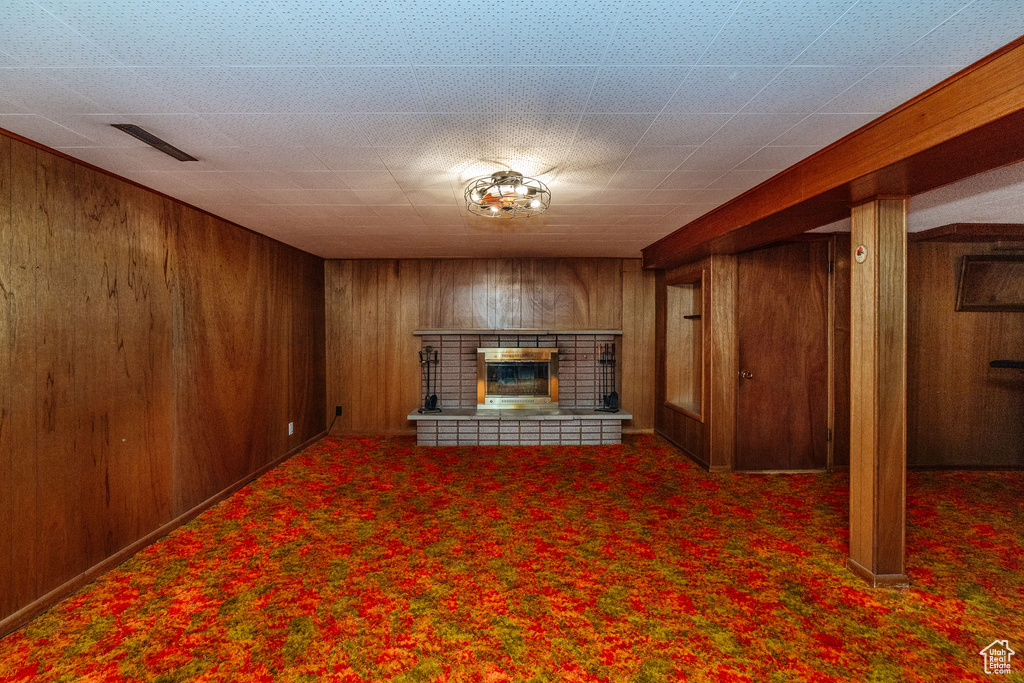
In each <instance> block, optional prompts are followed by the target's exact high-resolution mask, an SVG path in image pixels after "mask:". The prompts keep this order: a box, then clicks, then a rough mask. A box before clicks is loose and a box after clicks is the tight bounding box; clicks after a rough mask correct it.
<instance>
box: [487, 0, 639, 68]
mask: <svg viewBox="0 0 1024 683" xmlns="http://www.w3.org/2000/svg"><path fill="white" fill-rule="evenodd" d="M484 4H485V6H486V7H487V9H486V10H485V11H484V12H483V13H482V14H480V15H479V17H478V20H479V21H480V22H481V24H482V26H481V30H482V32H483V33H485V34H486V33H490V34H491V35H492V37H493V38H494V39H495V40H493V41H492V42H491V46H492V48H491V49H492V50H495V51H497V52H498V53H501V52H505V50H506V45H507V54H506V55H505V56H507V63H508V64H600V63H601V62H602V61H604V57H605V55H606V53H607V52H608V49H609V47H608V43H609V41H610V39H611V35H612V32H613V31H614V30H615V26H616V23H617V22H618V19H619V16H620V15H621V12H622V6H623V3H622V2H621V0H568V1H566V2H553V1H552V0H518V1H517V2H515V3H511V4H509V5H508V7H507V9H506V10H504V11H507V12H508V13H509V17H508V20H507V21H503V20H498V21H493V20H492V19H491V17H490V16H489V15H490V14H491V13H492V12H493V11H494V10H495V7H494V5H493V4H491V3H484ZM499 11H502V10H499ZM517 17H518V18H521V19H522V21H521V23H520V22H517V21H516V18H517ZM499 27H506V28H507V30H508V31H509V34H506V35H505V36H503V35H502V34H501V32H500V31H501V29H500V28H499ZM506 36H507V37H506ZM501 38H506V39H508V40H509V42H508V43H506V44H501V43H500V42H498V39H501ZM512 38H514V39H512Z"/></svg>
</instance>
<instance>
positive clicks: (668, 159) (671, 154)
mask: <svg viewBox="0 0 1024 683" xmlns="http://www.w3.org/2000/svg"><path fill="white" fill-rule="evenodd" d="M696 149H698V148H697V147H694V146H690V147H637V148H635V149H634V150H633V151H632V152H630V154H629V156H628V157H626V160H625V161H623V162H622V166H621V168H620V169H619V170H622V171H674V170H675V169H676V167H678V166H679V164H681V163H683V162H684V161H686V159H687V158H688V157H689V156H690V155H691V154H693V153H694V151H695V150H696Z"/></svg>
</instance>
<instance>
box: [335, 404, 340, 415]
mask: <svg viewBox="0 0 1024 683" xmlns="http://www.w3.org/2000/svg"><path fill="white" fill-rule="evenodd" d="M334 414H335V415H336V416H340V415H341V406H334Z"/></svg>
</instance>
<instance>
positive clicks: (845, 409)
mask: <svg viewBox="0 0 1024 683" xmlns="http://www.w3.org/2000/svg"><path fill="white" fill-rule="evenodd" d="M834 240H835V243H834V247H833V254H834V256H835V261H834V266H833V269H832V271H833V272H832V279H833V285H832V286H833V289H834V291H835V295H834V305H833V308H834V312H833V321H834V324H833V332H832V367H833V370H832V392H833V396H834V403H833V416H834V417H833V420H832V464H833V466H836V467H849V466H850V236H849V235H848V234H841V235H836V236H835V237H834Z"/></svg>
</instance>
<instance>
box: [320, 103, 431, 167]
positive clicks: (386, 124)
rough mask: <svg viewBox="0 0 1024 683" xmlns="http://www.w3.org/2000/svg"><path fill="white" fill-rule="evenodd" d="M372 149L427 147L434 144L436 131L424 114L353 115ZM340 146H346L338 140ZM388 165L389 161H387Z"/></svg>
mask: <svg viewBox="0 0 1024 683" xmlns="http://www.w3.org/2000/svg"><path fill="white" fill-rule="evenodd" d="M353 118H355V119H357V120H358V122H359V125H360V126H361V128H362V130H363V131H364V136H365V139H366V141H367V142H368V143H369V144H370V146H372V147H417V148H422V147H427V146H430V145H433V144H434V129H433V128H432V126H431V120H430V116H429V115H424V114H353ZM338 144H345V141H344V140H338ZM385 163H387V160H385Z"/></svg>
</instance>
